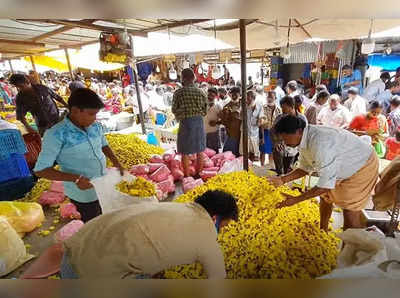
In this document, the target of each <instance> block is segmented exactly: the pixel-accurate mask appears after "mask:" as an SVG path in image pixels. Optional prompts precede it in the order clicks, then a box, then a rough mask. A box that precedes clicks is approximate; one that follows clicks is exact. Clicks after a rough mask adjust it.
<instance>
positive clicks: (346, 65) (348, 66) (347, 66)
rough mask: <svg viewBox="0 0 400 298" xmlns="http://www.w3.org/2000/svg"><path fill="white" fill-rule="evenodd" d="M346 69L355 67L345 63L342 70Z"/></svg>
mask: <svg viewBox="0 0 400 298" xmlns="http://www.w3.org/2000/svg"><path fill="white" fill-rule="evenodd" d="M346 69H353V68H352V67H351V66H350V65H348V64H345V65H343V67H342V70H346Z"/></svg>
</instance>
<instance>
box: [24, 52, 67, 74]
mask: <svg viewBox="0 0 400 298" xmlns="http://www.w3.org/2000/svg"><path fill="white" fill-rule="evenodd" d="M24 59H25V60H26V61H28V62H30V61H31V60H30V58H29V57H24ZM33 61H34V63H35V64H37V65H42V66H46V67H48V68H51V69H54V70H57V71H59V72H67V71H68V65H67V64H66V63H64V62H62V61H59V60H57V59H54V58H53V57H49V56H44V55H42V56H33Z"/></svg>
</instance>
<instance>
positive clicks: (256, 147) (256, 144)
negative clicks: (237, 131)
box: [240, 91, 263, 161]
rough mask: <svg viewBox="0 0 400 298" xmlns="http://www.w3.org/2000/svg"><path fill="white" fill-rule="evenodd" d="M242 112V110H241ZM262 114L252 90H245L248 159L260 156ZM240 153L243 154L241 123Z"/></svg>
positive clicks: (254, 159)
mask: <svg viewBox="0 0 400 298" xmlns="http://www.w3.org/2000/svg"><path fill="white" fill-rule="evenodd" d="M242 112H243V111H242ZM262 116H263V107H262V105H260V104H258V103H257V102H256V95H255V92H254V91H247V132H248V149H249V159H250V160H251V161H257V160H259V158H260V127H259V123H260V119H261V117H262ZM240 154H243V123H242V134H241V138H240Z"/></svg>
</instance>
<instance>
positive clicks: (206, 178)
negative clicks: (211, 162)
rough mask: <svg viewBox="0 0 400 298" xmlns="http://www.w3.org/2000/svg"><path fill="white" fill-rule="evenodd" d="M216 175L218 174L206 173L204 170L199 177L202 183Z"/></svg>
mask: <svg viewBox="0 0 400 298" xmlns="http://www.w3.org/2000/svg"><path fill="white" fill-rule="evenodd" d="M217 174H218V172H217V171H207V170H204V171H201V172H200V177H201V179H203V180H204V181H207V180H208V179H210V178H212V177H214V176H216V175H217Z"/></svg>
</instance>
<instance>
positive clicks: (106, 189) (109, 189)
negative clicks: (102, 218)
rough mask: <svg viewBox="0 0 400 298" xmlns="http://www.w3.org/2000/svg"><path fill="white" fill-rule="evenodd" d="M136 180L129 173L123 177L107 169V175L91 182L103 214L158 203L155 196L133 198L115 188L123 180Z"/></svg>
mask: <svg viewBox="0 0 400 298" xmlns="http://www.w3.org/2000/svg"><path fill="white" fill-rule="evenodd" d="M134 179H136V178H135V176H132V175H130V174H127V173H125V175H124V176H122V177H121V174H120V172H119V170H117V169H107V172H106V175H104V176H102V177H99V178H96V179H93V180H92V181H91V183H92V184H93V186H94V188H95V190H96V194H97V197H98V199H99V202H100V206H101V209H102V211H103V214H104V213H109V212H112V211H115V210H118V209H121V208H125V207H126V206H130V205H132V204H142V203H158V200H157V198H156V197H155V196H153V197H146V198H140V197H133V196H130V195H127V194H124V193H121V192H119V191H118V190H117V189H116V188H115V185H117V184H118V183H119V182H121V181H122V180H125V181H129V182H131V181H133V180H134Z"/></svg>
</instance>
